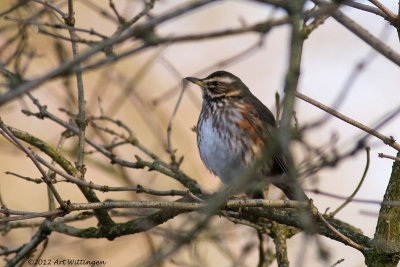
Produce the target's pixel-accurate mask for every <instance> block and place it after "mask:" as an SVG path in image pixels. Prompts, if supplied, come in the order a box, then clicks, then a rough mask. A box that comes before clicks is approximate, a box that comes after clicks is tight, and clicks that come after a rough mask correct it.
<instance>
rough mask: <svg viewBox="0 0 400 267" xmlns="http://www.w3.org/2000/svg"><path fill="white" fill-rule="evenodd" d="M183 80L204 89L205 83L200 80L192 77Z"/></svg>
mask: <svg viewBox="0 0 400 267" xmlns="http://www.w3.org/2000/svg"><path fill="white" fill-rule="evenodd" d="M185 80H187V81H189V82H192V83H194V84H197V85H198V86H201V87H204V85H205V82H203V81H202V80H201V79H198V78H194V77H186V78H185Z"/></svg>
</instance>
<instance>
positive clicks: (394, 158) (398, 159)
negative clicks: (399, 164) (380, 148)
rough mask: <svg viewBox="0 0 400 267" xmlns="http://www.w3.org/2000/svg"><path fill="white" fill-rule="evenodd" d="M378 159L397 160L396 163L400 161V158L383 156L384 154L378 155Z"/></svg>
mask: <svg viewBox="0 0 400 267" xmlns="http://www.w3.org/2000/svg"><path fill="white" fill-rule="evenodd" d="M378 157H380V158H387V159H393V160H396V161H400V158H398V157H394V156H391V155H387V154H383V153H378Z"/></svg>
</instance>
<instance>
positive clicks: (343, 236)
mask: <svg viewBox="0 0 400 267" xmlns="http://www.w3.org/2000/svg"><path fill="white" fill-rule="evenodd" d="M317 215H318V217H319V219H320V220H321V221H322V222H323V223H324V224H325V225H326V226H327V227H328V228H329V229H330V230H331V231H332V232H334V233H335V234H337V235H338V236H339V237H340V238H341V239H343V241H345V242H346V243H347V245H349V246H351V247H353V248H356V249H358V250H360V251H363V250H364V246H362V245H360V244H357V243H356V242H354V241H353V240H351V239H350V238H348V237H347V236H345V235H344V234H342V233H341V232H339V231H338V230H337V229H336V228H335V227H333V226H332V225H331V224H330V223H329V222H328V221H327V220H326V219H325V218H324V216H322V214H321V213H319V212H318V214H317Z"/></svg>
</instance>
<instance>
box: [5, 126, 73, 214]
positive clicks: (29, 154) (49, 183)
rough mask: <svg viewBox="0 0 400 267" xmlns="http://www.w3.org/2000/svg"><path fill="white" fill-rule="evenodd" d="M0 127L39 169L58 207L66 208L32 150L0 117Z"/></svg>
mask: <svg viewBox="0 0 400 267" xmlns="http://www.w3.org/2000/svg"><path fill="white" fill-rule="evenodd" d="M0 129H2V130H3V131H0V134H2V135H4V136H5V135H7V136H8V137H9V138H10V139H11V140H12V142H13V143H14V144H15V145H16V146H17V147H18V148H19V149H20V150H22V151H23V152H24V153H25V154H26V155H27V156H28V157H29V158H30V159H31V160H32V162H33V164H35V166H36V168H37V169H38V170H39V172H40V174H41V175H42V179H43V181H44V182H45V183H46V185H47V186H48V188H50V190H51V191H52V192H53V195H54V196H55V198H56V199H57V202H58V204H60V207H61V208H62V209H63V210H67V209H68V206H67V204H66V203H65V202H64V200H62V198H61V196H60V194H59V193H58V192H57V189H56V188H55V187H54V185H53V184H52V182H51V179H50V178H49V177H48V176H47V174H46V172H45V171H44V170H43V169H42V167H41V166H40V164H39V162H38V161H37V160H36V159H35V157H34V156H33V155H32V152H31V151H29V149H27V148H26V147H25V146H24V145H23V144H22V143H21V142H20V141H19V140H18V139H17V138H16V137H15V136H14V134H13V133H12V132H11V131H10V130H9V129H8V127H7V126H6V125H5V124H4V122H3V121H2V120H1V119H0Z"/></svg>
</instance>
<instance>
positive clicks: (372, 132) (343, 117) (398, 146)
mask: <svg viewBox="0 0 400 267" xmlns="http://www.w3.org/2000/svg"><path fill="white" fill-rule="evenodd" d="M296 96H297V97H298V98H300V99H302V100H304V101H306V102H308V103H310V104H311V105H313V106H316V107H317V108H319V109H322V110H324V111H326V112H328V113H329V114H331V115H333V116H335V117H336V118H338V119H340V120H342V121H345V122H347V123H349V124H351V125H353V126H355V127H357V128H359V129H361V130H363V131H364V132H366V133H368V134H370V135H373V136H375V137H376V138H378V139H380V140H382V141H383V143H385V144H386V145H388V146H391V147H393V148H394V149H396V150H397V151H400V144H398V143H396V141H395V140H394V138H393V137H387V136H385V135H383V134H381V133H379V132H378V131H376V130H374V129H371V128H369V127H368V126H365V125H364V124H361V123H359V122H357V121H355V120H353V119H351V118H349V117H347V116H346V115H343V114H342V113H340V112H338V111H336V110H334V109H332V108H330V107H328V106H325V105H324V104H322V103H320V102H318V101H316V100H314V99H312V98H310V97H308V96H306V95H303V94H301V93H299V92H296Z"/></svg>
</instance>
